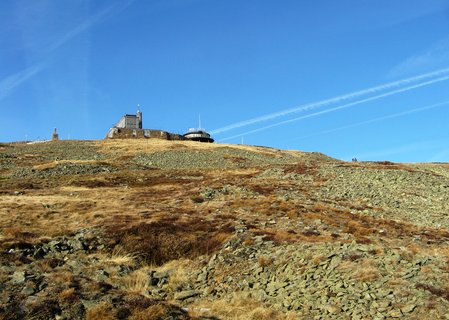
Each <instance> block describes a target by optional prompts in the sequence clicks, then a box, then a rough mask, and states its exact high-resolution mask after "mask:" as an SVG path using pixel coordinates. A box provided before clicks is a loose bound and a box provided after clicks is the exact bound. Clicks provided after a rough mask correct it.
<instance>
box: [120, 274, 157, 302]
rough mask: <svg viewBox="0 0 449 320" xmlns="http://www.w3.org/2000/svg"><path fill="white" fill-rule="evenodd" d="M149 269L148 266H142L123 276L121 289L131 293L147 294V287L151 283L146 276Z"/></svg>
mask: <svg viewBox="0 0 449 320" xmlns="http://www.w3.org/2000/svg"><path fill="white" fill-rule="evenodd" d="M149 271H150V268H149V267H144V268H141V269H138V270H135V271H133V272H132V273H130V274H129V275H127V276H125V277H123V278H122V279H121V282H122V287H123V289H124V290H126V291H128V292H131V293H137V294H141V295H143V296H148V289H149V288H150V285H151V284H150V278H149V276H148V272H149Z"/></svg>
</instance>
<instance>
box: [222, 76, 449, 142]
mask: <svg viewBox="0 0 449 320" xmlns="http://www.w3.org/2000/svg"><path fill="white" fill-rule="evenodd" d="M445 80H449V75H448V76H444V77H440V78H436V79H432V80H429V81H426V82H422V83H418V84H415V85H412V86H408V87H404V88H401V89H396V90H393V91H389V92H386V93H382V94H379V95H376V96H373V97H369V98H365V99H362V100H357V101H354V102H350V103H347V104H344V105H342V106H338V107H334V108H331V109H326V110H323V111H319V112H315V113H311V114H308V115H305V116H301V117H297V118H293V119H289V120H285V121H281V122H277V123H274V124H271V125H268V126H265V127H261V128H258V129H254V130H251V131H247V132H244V133H241V134H237V135H234V136H232V137H228V138H224V139H221V140H219V141H226V140H231V139H234V138H238V137H242V136H246V135H249V134H252V133H256V132H259V131H263V130H266V129H270V128H273V127H278V126H280V125H283V124H287V123H290V122H295V121H298V120H302V119H306V118H311V117H315V116H319V115H322V114H325V113H329V112H334V111H338V110H342V109H346V108H349V107H352V106H355V105H358V104H362V103H365V102H369V101H373V100H378V99H381V98H385V97H389V96H392V95H395V94H398V93H401V92H406V91H410V90H413V89H417V88H421V87H425V86H428V85H431V84H434V83H437V82H441V81H445Z"/></svg>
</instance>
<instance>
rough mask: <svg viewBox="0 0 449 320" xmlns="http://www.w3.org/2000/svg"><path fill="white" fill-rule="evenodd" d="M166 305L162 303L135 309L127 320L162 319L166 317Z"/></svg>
mask: <svg viewBox="0 0 449 320" xmlns="http://www.w3.org/2000/svg"><path fill="white" fill-rule="evenodd" d="M167 311H168V310H167V307H166V306H165V305H162V304H155V305H152V306H149V307H148V308H146V309H144V310H136V311H134V312H133V313H132V315H131V316H130V317H129V318H128V320H150V319H151V320H163V319H167V317H166V315H167Z"/></svg>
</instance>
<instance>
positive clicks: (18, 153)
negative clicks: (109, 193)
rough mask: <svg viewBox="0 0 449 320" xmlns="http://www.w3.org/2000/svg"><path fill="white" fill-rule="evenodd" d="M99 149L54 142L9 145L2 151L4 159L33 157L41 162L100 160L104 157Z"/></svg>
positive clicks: (75, 142)
mask: <svg viewBox="0 0 449 320" xmlns="http://www.w3.org/2000/svg"><path fill="white" fill-rule="evenodd" d="M97 149H98V148H97V147H96V146H95V145H93V144H90V143H88V142H86V141H83V142H80V141H52V142H42V143H35V144H24V143H20V144H8V145H6V147H5V149H4V150H1V151H0V159H2V158H3V157H11V156H12V157H16V158H18V159H20V158H21V157H24V156H26V155H33V156H35V157H37V158H38V159H39V160H99V159H103V158H104V155H103V154H101V153H99V152H98V150H97Z"/></svg>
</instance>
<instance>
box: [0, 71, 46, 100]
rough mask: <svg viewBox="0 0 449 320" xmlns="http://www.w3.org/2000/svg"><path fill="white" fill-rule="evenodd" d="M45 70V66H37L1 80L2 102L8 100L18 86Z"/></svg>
mask: <svg viewBox="0 0 449 320" xmlns="http://www.w3.org/2000/svg"><path fill="white" fill-rule="evenodd" d="M43 69H44V65H43V64H37V65H34V66H31V67H28V68H27V69H25V70H22V71H19V72H16V73H15V74H13V75H10V76H9V77H6V78H5V79H2V80H0V100H3V99H4V98H6V97H7V96H8V95H9V94H10V93H11V92H12V91H13V90H14V89H15V88H16V87H17V86H19V85H20V84H22V83H23V82H25V81H27V80H28V79H30V78H31V77H33V76H35V75H36V74H38V73H39V72H41V71H42V70H43Z"/></svg>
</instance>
